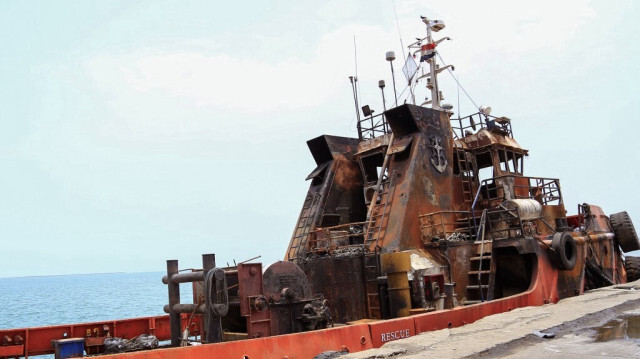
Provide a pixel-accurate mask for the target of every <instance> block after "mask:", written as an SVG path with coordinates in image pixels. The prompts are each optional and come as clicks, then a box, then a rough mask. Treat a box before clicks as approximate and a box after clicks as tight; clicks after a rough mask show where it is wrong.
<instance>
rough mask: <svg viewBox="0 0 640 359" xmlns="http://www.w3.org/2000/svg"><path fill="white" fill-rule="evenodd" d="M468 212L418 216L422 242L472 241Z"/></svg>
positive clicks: (469, 214) (446, 212) (440, 212)
mask: <svg viewBox="0 0 640 359" xmlns="http://www.w3.org/2000/svg"><path fill="white" fill-rule="evenodd" d="M470 218H471V213H470V212H468V211H439V212H433V213H429V214H421V215H419V216H418V219H419V221H420V233H421V236H422V241H423V242H425V243H427V242H431V241H433V240H434V239H437V240H466V239H472V238H473V235H474V233H473V232H472V229H471V225H470Z"/></svg>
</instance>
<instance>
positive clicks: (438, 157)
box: [429, 137, 447, 173]
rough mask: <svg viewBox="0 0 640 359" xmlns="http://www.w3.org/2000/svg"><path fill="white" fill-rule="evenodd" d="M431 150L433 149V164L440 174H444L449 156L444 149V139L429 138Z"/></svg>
mask: <svg viewBox="0 0 640 359" xmlns="http://www.w3.org/2000/svg"><path fill="white" fill-rule="evenodd" d="M429 148H430V149H431V164H432V165H433V167H435V168H436V169H437V170H438V172H440V173H442V172H444V170H445V169H447V157H446V156H447V155H446V153H445V151H444V148H443V147H442V139H441V138H439V137H431V138H429Z"/></svg>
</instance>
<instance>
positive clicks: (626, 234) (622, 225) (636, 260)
mask: <svg viewBox="0 0 640 359" xmlns="http://www.w3.org/2000/svg"><path fill="white" fill-rule="evenodd" d="M609 220H610V222H611V229H613V233H614V234H615V235H616V242H617V243H618V245H619V246H620V249H622V251H623V252H625V253H628V252H632V251H637V250H640V240H638V234H637V233H636V229H635V228H634V227H633V223H632V222H631V217H629V214H628V213H627V212H620V213H614V214H612V215H611V216H609ZM624 269H625V271H626V272H627V282H632V281H635V280H638V279H640V257H632V256H628V255H627V256H625V258H624Z"/></svg>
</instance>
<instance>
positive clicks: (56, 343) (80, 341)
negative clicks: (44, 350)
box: [52, 338, 84, 359]
mask: <svg viewBox="0 0 640 359" xmlns="http://www.w3.org/2000/svg"><path fill="white" fill-rule="evenodd" d="M52 342H53V349H54V353H55V359H66V358H78V357H81V356H83V355H84V338H69V339H60V340H52Z"/></svg>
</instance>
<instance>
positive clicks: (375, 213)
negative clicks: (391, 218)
mask: <svg viewBox="0 0 640 359" xmlns="http://www.w3.org/2000/svg"><path fill="white" fill-rule="evenodd" d="M380 187H381V191H377V194H378V197H377V198H372V199H371V202H372V203H371V205H372V206H374V207H373V210H372V211H371V217H370V218H369V221H368V222H367V228H366V232H365V236H364V247H365V248H366V249H368V250H369V251H375V249H376V248H377V246H378V241H379V239H380V238H381V235H383V234H384V232H383V227H385V228H386V226H384V225H383V224H384V223H383V222H384V220H385V217H386V215H387V209H388V208H389V207H388V204H389V189H390V188H391V186H390V182H389V181H388V180H387V181H384V182H382V183H381V184H380ZM378 198H380V201H379V202H378ZM374 201H375V202H374ZM383 203H384V204H383ZM387 219H388V218H387Z"/></svg>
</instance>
